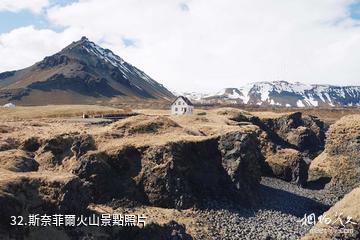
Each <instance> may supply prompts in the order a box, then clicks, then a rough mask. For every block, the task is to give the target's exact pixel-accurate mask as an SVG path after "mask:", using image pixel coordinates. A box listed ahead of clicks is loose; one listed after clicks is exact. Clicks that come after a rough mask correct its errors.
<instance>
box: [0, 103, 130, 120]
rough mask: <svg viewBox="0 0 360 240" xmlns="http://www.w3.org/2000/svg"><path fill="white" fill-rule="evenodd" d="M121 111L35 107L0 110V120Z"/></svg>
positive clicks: (60, 106) (122, 111) (71, 107)
mask: <svg viewBox="0 0 360 240" xmlns="http://www.w3.org/2000/svg"><path fill="white" fill-rule="evenodd" d="M124 112H125V111H124V110H123V109H118V108H113V107H106V106H99V105H48V106H36V107H21V106H18V107H16V108H0V119H1V120H3V121H5V120H21V119H34V118H64V117H78V116H81V115H82V114H83V113H87V114H91V115H96V114H115V113H124Z"/></svg>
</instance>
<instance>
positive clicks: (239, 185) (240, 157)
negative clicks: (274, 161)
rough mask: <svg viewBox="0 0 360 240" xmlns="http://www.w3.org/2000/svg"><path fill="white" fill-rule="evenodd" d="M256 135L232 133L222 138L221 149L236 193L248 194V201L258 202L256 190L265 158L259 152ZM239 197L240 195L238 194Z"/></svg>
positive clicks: (223, 163)
mask: <svg viewBox="0 0 360 240" xmlns="http://www.w3.org/2000/svg"><path fill="white" fill-rule="evenodd" d="M258 146H259V140H258V138H257V134H256V133H241V132H231V133H227V134H225V135H222V136H221V137H220V141H219V149H220V151H221V155H222V165H223V167H224V169H225V170H226V172H227V174H228V175H229V176H230V179H231V182H232V184H233V187H234V188H235V192H236V193H239V192H241V194H240V196H239V198H241V196H243V193H244V192H246V193H248V196H246V197H245V199H244V200H245V201H246V199H252V200H253V201H254V202H256V201H257V200H258V199H257V194H254V193H256V192H254V188H256V187H257V185H258V183H259V182H260V180H261V166H262V162H263V160H264V159H263V156H262V155H261V152H260V150H259V147H258ZM238 195H239V194H238Z"/></svg>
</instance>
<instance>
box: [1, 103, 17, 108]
mask: <svg viewBox="0 0 360 240" xmlns="http://www.w3.org/2000/svg"><path fill="white" fill-rule="evenodd" d="M3 107H4V108H14V107H16V106H15V104H13V103H7V104H5V105H4V106H3Z"/></svg>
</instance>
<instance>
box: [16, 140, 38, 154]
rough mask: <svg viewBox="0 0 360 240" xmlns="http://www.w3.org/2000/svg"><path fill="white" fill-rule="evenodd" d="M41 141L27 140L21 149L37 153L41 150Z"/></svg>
mask: <svg viewBox="0 0 360 240" xmlns="http://www.w3.org/2000/svg"><path fill="white" fill-rule="evenodd" d="M40 145H41V144H40V140H39V138H37V137H31V138H28V139H26V140H25V141H24V142H23V143H22V145H21V146H20V148H21V149H22V150H24V151H28V152H35V151H37V150H38V149H39V148H40Z"/></svg>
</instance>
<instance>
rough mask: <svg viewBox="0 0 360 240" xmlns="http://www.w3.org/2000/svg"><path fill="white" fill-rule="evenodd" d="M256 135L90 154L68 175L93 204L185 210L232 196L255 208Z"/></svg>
mask: <svg viewBox="0 0 360 240" xmlns="http://www.w3.org/2000/svg"><path fill="white" fill-rule="evenodd" d="M257 146H258V140H257V137H256V135H255V134H249V133H242V132H240V131H237V132H229V133H227V134H224V135H222V136H221V137H211V138H203V139H201V140H192V141H191V140H183V141H176V142H169V143H166V144H165V145H154V146H143V147H134V146H125V147H122V148H121V149H119V150H116V151H115V152H114V151H113V152H100V151H97V152H89V153H87V154H85V155H83V156H82V157H80V158H79V162H78V164H77V165H76V166H75V167H74V168H73V173H74V174H76V175H77V176H79V177H80V178H81V179H83V180H84V181H86V182H88V183H89V185H90V186H91V189H92V191H93V194H92V195H93V196H94V201H95V202H98V203H105V202H108V201H110V200H112V199H120V200H121V199H127V200H131V201H136V202H140V203H143V204H150V205H153V206H160V207H166V208H181V209H184V208H189V207H191V206H194V205H196V204H201V202H202V201H203V200H204V199H206V198H214V197H215V198H216V197H223V196H229V197H231V196H233V198H234V199H235V198H236V199H238V200H239V201H240V202H242V203H244V204H245V203H246V204H252V203H255V202H256V194H255V193H256V189H257V186H258V185H259V182H260V176H261V165H260V161H261V153H260V150H259V149H258V147H257Z"/></svg>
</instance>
